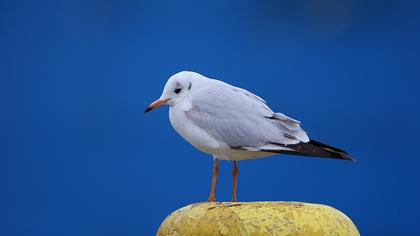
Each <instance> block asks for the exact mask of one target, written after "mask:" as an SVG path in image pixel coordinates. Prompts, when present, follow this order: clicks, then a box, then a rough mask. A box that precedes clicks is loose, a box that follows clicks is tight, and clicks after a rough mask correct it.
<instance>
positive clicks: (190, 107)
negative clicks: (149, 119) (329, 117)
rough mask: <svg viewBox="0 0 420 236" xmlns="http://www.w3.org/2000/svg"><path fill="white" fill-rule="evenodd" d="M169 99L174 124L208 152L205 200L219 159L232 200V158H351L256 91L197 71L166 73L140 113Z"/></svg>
mask: <svg viewBox="0 0 420 236" xmlns="http://www.w3.org/2000/svg"><path fill="white" fill-rule="evenodd" d="M161 105H169V119H170V122H171V124H172V126H173V128H174V129H175V130H176V131H177V132H178V133H179V134H180V135H181V136H182V137H183V138H184V139H185V140H187V141H188V142H189V143H190V144H191V145H192V146H194V147H195V148H197V149H199V150H201V151H203V152H205V153H208V154H210V155H212V156H213V159H214V163H213V175H212V182H211V188H210V195H209V198H208V201H209V202H214V201H215V200H216V199H215V193H214V192H215V187H216V178H217V174H218V170H219V167H218V161H219V160H233V170H232V176H233V190H232V202H235V201H236V185H237V176H238V164H237V161H240V160H249V159H254V158H259V157H267V156H272V155H275V154H289V155H301V156H313V157H323V158H333V159H341V160H353V161H354V160H355V159H354V158H353V157H351V156H350V155H349V154H348V153H347V152H346V151H343V150H341V149H338V148H335V147H332V146H329V145H326V144H323V143H320V142H318V141H315V140H313V139H310V138H309V137H308V135H307V134H306V132H305V131H304V130H303V129H302V128H301V127H300V122H299V121H298V120H295V119H293V118H290V117H288V116H286V115H284V114H283V113H280V112H274V111H273V110H271V109H270V107H268V105H267V103H266V102H265V101H264V100H263V99H262V98H261V97H259V96H257V95H255V94H253V93H251V92H249V91H247V90H245V89H242V88H239V87H235V86H232V85H230V84H227V83H225V82H223V81H220V80H216V79H210V78H207V77H205V76H203V75H201V74H199V73H196V72H191V71H181V72H179V73H177V74H175V75H173V76H171V77H170V78H169V79H168V81H167V82H166V85H165V87H164V89H163V93H162V95H161V96H160V98H159V99H157V100H156V101H154V102H152V103H151V104H150V105H149V106H147V107H146V109H145V111H144V112H145V113H146V112H149V111H151V110H153V109H155V108H157V107H159V106H161Z"/></svg>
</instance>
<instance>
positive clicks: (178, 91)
mask: <svg viewBox="0 0 420 236" xmlns="http://www.w3.org/2000/svg"><path fill="white" fill-rule="evenodd" d="M181 90H182V89H181V88H176V89H175V91H174V92H175V93H176V94H178V93H180V92H181Z"/></svg>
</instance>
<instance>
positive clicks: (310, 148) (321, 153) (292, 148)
mask: <svg viewBox="0 0 420 236" xmlns="http://www.w3.org/2000/svg"><path fill="white" fill-rule="evenodd" d="M272 144H274V143H272ZM287 148H288V149H289V150H264V151H267V152H273V153H284V154H289V155H301V156H311V157H322V158H333V159H340V160H349V161H356V159H355V158H353V157H351V156H350V155H349V154H348V153H347V152H346V151H344V150H341V149H338V148H336V147H332V146H329V145H327V144H323V143H320V142H318V141H315V140H310V141H309V142H307V143H304V142H301V143H298V144H293V145H287Z"/></svg>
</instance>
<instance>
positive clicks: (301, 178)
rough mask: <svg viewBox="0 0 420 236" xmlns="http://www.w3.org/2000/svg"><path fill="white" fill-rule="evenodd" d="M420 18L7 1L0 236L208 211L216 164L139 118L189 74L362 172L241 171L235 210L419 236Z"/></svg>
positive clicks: (135, 231)
mask: <svg viewBox="0 0 420 236" xmlns="http://www.w3.org/2000/svg"><path fill="white" fill-rule="evenodd" d="M419 5H420V4H419V3H418V2H414V1H413V2H411V1H361V0H359V1H349V0H347V1H339V2H338V1H332V0H321V1H302V0H301V1H272V0H271V1H269V0H263V1H255V0H254V1H206V2H198V1H163V2H156V1H116V0H114V1H111V0H109V1H98V0H88V1H86V0H85V1H81V0H79V1H2V2H0V27H1V28H0V29H1V31H0V34H1V35H0V55H1V56H0V60H1V63H0V68H1V69H0V111H1V115H0V145H1V146H0V189H1V194H0V200H1V201H0V209H2V210H1V211H0V212H1V213H0V217H1V219H0V235H92V234H95V235H152V234H154V233H155V231H156V229H157V227H158V225H159V223H160V222H161V221H162V220H163V218H164V217H165V216H166V215H167V214H169V213H170V212H171V211H173V210H175V209H176V208H179V207H181V206H183V205H186V204H188V203H192V202H197V201H203V200H206V199H207V194H208V190H209V185H210V174H211V168H212V159H211V158H210V157H209V156H207V155H205V154H203V153H200V152H199V151H197V150H195V149H193V148H192V147H191V146H190V145H189V144H188V143H186V142H185V141H184V140H183V139H182V138H181V137H180V136H178V135H177V134H176V133H175V132H174V130H173V129H172V127H171V126H170V124H169V121H168V115H167V108H163V109H159V110H156V111H154V112H152V113H150V114H147V115H144V114H143V109H144V107H145V106H146V105H147V104H148V103H149V102H150V101H152V100H154V99H155V98H157V97H158V96H159V95H160V93H161V89H162V88H163V85H164V83H165V82H166V80H167V78H168V77H169V76H170V75H171V74H174V73H176V72H178V71H180V70H193V71H197V72H200V73H202V74H204V75H207V76H209V77H212V78H217V79H221V80H224V81H226V82H228V83H231V84H234V85H237V86H240V87H243V88H246V89H248V90H251V91H253V92H254V93H256V94H259V95H261V96H262V97H264V98H265V99H266V100H267V101H268V102H269V105H270V106H271V107H272V108H273V109H274V110H277V111H281V112H283V113H285V114H287V115H289V116H292V117H294V118H296V119H298V120H301V121H302V122H303V127H304V128H305V129H306V130H307V131H308V132H309V134H310V136H311V137H312V138H314V139H318V140H320V141H324V142H327V143H330V144H333V145H335V146H338V147H342V148H344V149H346V150H348V151H350V152H351V153H352V154H353V155H354V156H355V157H356V158H357V159H358V162H356V163H349V162H342V161H334V160H322V159H311V158H295V157H290V156H275V157H270V158H265V159H259V160H255V161H243V162H240V163H239V170H240V171H239V173H240V174H239V183H238V184H239V186H238V199H239V200H240V201H257V200H294V201H308V202H317V203H325V204H329V205H332V206H335V207H337V208H338V209H340V210H342V211H344V212H345V213H347V214H348V215H349V216H350V217H351V218H352V219H353V220H354V222H355V223H356V225H357V226H358V228H359V229H360V231H361V232H362V234H363V235H415V234H419V233H420V229H419V228H418V227H417V225H416V224H417V211H419V210H420V204H419V202H418V199H419V198H420V192H419V190H418V180H419V178H420V175H419V173H418V170H417V169H418V168H417V165H419V164H420V159H419V154H418V153H417V146H418V144H417V140H418V138H417V133H418V131H419V124H418V121H419V115H420V112H419V110H418V108H416V107H418V101H419V95H418V88H419V85H420V81H419V75H420V68H419V55H420V54H419V53H420V48H419V46H420V43H419V42H420V14H419V10H418V9H419ZM231 165H232V163H228V162H223V163H221V167H220V175H219V179H218V185H217V193H216V194H217V195H216V197H217V199H218V200H229V199H230V191H231V176H230V173H231V172H230V170H231Z"/></svg>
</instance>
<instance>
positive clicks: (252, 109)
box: [186, 84, 309, 151]
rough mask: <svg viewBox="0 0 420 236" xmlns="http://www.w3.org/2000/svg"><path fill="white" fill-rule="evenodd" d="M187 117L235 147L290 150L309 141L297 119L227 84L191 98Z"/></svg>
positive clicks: (258, 149)
mask: <svg viewBox="0 0 420 236" xmlns="http://www.w3.org/2000/svg"><path fill="white" fill-rule="evenodd" d="M191 105H192V109H191V110H190V111H187V114H186V115H187V117H189V119H191V120H192V121H193V122H194V123H195V124H196V125H197V126H199V127H200V128H202V129H204V130H205V131H206V132H207V133H208V134H209V135H211V136H212V137H214V138H216V139H217V140H219V141H222V142H224V143H226V144H227V145H229V146H230V147H232V148H241V149H246V150H249V151H260V150H265V149H267V150H268V149H270V150H289V149H288V148H287V147H286V146H287V145H292V144H297V143H300V142H308V141H309V138H308V136H307V135H306V133H305V131H303V130H302V129H301V128H300V123H299V121H297V120H294V119H292V118H289V117H287V116H285V115H283V114H281V113H274V112H273V111H272V110H271V109H270V108H269V107H268V106H267V105H266V103H265V101H264V100H263V99H261V98H260V97H258V96H256V95H254V94H252V93H250V92H248V91H246V90H244V89H241V88H237V87H233V86H230V85H227V84H220V85H217V86H211V87H207V88H205V89H203V90H200V93H197V94H194V95H193V96H192V97H191Z"/></svg>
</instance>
